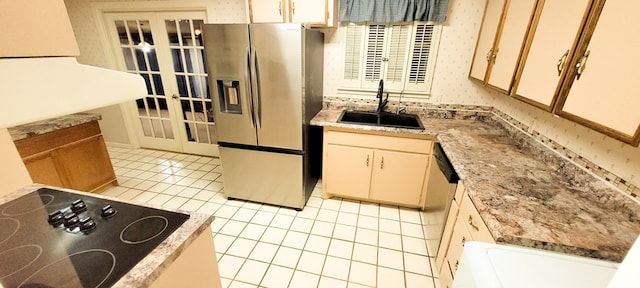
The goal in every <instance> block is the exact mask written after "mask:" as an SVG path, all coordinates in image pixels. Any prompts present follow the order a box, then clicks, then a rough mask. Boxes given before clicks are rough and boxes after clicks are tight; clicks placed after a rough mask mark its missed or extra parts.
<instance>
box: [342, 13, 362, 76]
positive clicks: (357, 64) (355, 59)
mask: <svg viewBox="0 0 640 288" xmlns="http://www.w3.org/2000/svg"><path fill="white" fill-rule="evenodd" d="M345 29H346V31H345V44H344V48H345V49H344V70H343V73H344V74H343V83H342V84H343V86H347V87H358V88H359V87H360V83H361V81H362V78H361V77H362V71H361V70H362V64H361V62H362V47H363V46H362V44H363V42H364V39H363V37H364V29H363V27H362V26H361V25H355V24H352V25H348V26H346V27H345Z"/></svg>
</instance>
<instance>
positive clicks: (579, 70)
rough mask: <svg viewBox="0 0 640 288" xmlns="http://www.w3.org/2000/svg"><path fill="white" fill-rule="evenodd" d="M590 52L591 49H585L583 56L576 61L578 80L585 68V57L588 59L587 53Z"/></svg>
mask: <svg viewBox="0 0 640 288" xmlns="http://www.w3.org/2000/svg"><path fill="white" fill-rule="evenodd" d="M590 54H591V50H587V52H586V53H584V56H582V58H580V61H579V62H578V63H576V80H580V76H582V73H584V69H585V68H587V59H589V55H590Z"/></svg>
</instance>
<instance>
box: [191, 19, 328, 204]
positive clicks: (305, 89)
mask: <svg viewBox="0 0 640 288" xmlns="http://www.w3.org/2000/svg"><path fill="white" fill-rule="evenodd" d="M203 38H204V49H205V58H206V63H207V69H208V75H209V89H210V91H211V92H212V98H213V100H214V101H213V110H214V111H213V113H214V117H215V123H216V129H217V133H218V136H219V138H218V145H219V148H220V160H221V162H222V170H223V181H224V193H225V195H226V196H227V197H228V198H231V199H244V200H250V201H255V202H261V203H269V204H274V205H281V206H287V207H292V208H295V209H302V208H303V207H304V205H305V204H306V202H307V200H308V199H309V197H310V195H311V192H312V191H313V188H314V186H315V184H316V182H317V180H318V177H319V175H320V171H321V168H320V165H321V164H320V163H321V161H322V155H321V153H322V151H321V150H322V139H321V137H322V131H321V128H319V127H312V126H310V125H309V122H310V121H311V118H313V116H314V115H315V114H316V113H317V112H318V111H320V109H321V108H322V76H323V75H322V70H323V49H324V48H323V45H324V35H323V34H322V33H321V32H319V31H315V30H310V29H306V28H304V27H303V26H302V25H300V24H207V25H204V29H203Z"/></svg>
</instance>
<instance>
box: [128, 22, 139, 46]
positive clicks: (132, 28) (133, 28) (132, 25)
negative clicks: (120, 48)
mask: <svg viewBox="0 0 640 288" xmlns="http://www.w3.org/2000/svg"><path fill="white" fill-rule="evenodd" d="M127 27H129V33H130V34H131V41H132V42H133V43H131V44H133V45H137V44H138V43H140V32H139V31H138V22H137V21H136V20H129V21H127Z"/></svg>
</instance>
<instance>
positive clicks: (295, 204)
mask: <svg viewBox="0 0 640 288" xmlns="http://www.w3.org/2000/svg"><path fill="white" fill-rule="evenodd" d="M220 160H221V161H222V169H223V171H224V173H223V174H222V177H223V179H224V194H225V195H226V196H227V197H233V198H237V199H243V200H250V201H256V202H261V203H269V204H273V205H282V206H287V207H292V208H299V209H302V208H303V207H304V204H305V200H306V198H305V194H304V187H303V184H302V181H303V179H302V173H303V171H302V164H303V159H302V155H294V154H284V153H274V152H265V151H256V150H246V149H239V148H231V147H220Z"/></svg>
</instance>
